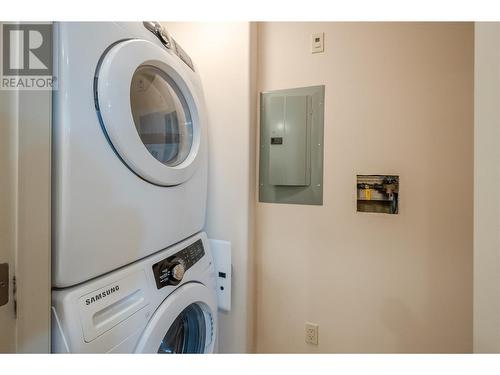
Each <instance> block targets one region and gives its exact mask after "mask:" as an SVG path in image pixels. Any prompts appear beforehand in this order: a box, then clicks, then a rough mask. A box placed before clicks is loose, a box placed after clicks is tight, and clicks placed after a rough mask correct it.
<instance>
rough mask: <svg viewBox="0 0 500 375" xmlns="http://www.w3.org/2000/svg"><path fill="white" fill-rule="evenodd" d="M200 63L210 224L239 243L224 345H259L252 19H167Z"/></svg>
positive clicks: (211, 230)
mask: <svg viewBox="0 0 500 375" xmlns="http://www.w3.org/2000/svg"><path fill="white" fill-rule="evenodd" d="M165 25H166V27H167V29H168V31H169V32H170V33H171V34H172V36H173V37H174V38H175V39H176V40H177V41H178V42H179V43H180V44H181V46H182V47H183V48H184V49H185V50H186V51H187V52H188V53H189V54H190V55H191V57H192V58H193V61H194V63H195V64H196V66H197V69H198V70H199V73H200V75H201V79H202V82H203V88H204V91H205V98H206V103H207V108H208V115H209V121H210V123H209V183H208V184H209V186H208V207H207V218H206V231H207V233H208V236H209V237H211V238H217V239H222V240H228V241H231V243H232V262H233V275H232V277H233V279H232V280H233V285H232V306H233V309H232V311H231V312H230V313H225V312H221V313H220V314H219V319H220V320H219V322H220V331H219V334H220V335H219V349H220V351H221V352H223V353H229V352H240V353H241V352H247V351H249V350H250V348H251V346H252V333H253V327H252V322H253V317H252V312H253V304H252V303H251V302H252V295H253V293H252V283H251V278H250V277H249V275H250V274H252V272H253V270H252V263H253V259H252V256H251V255H252V251H251V247H252V244H253V242H252V239H253V218H254V214H253V211H254V208H255V203H254V201H253V196H254V195H255V193H254V189H255V179H254V173H253V171H254V170H255V166H254V164H255V156H254V152H255V147H254V143H253V142H254V140H253V139H254V133H255V132H254V131H253V129H251V126H250V125H251V123H252V122H251V121H252V119H253V116H254V115H255V111H254V110H253V109H254V108H255V104H254V103H253V102H252V99H254V96H251V95H250V93H251V92H255V88H254V86H253V85H254V74H252V72H253V70H252V69H253V68H252V66H251V61H252V58H253V56H252V54H251V48H250V47H251V36H252V25H250V23H248V22H242V23H197V22H179V23H170V22H169V23H166V24H165Z"/></svg>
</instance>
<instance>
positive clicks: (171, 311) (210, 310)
mask: <svg viewBox="0 0 500 375" xmlns="http://www.w3.org/2000/svg"><path fill="white" fill-rule="evenodd" d="M216 314H217V305H216V302H215V296H214V293H213V292H211V291H210V290H209V289H208V288H207V287H206V286H204V285H203V284H199V283H196V282H191V283H188V284H185V285H183V286H181V287H179V288H178V289H176V290H175V291H174V292H173V293H172V294H170V295H169V296H168V297H167V298H166V299H165V301H163V303H162V304H161V305H160V307H158V309H157V310H156V312H155V313H154V314H153V317H152V318H151V320H150V321H149V323H148V325H147V326H146V328H145V330H144V332H143V334H142V336H141V338H140V340H139V342H138V344H137V347H136V350H135V351H136V353H161V354H180V353H191V354H193V353H213V352H214V347H215V335H216V332H217V315H216Z"/></svg>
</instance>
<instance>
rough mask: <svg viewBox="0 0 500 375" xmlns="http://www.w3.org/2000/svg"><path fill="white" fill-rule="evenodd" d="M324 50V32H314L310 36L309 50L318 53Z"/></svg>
mask: <svg viewBox="0 0 500 375" xmlns="http://www.w3.org/2000/svg"><path fill="white" fill-rule="evenodd" d="M324 51H325V33H316V34H313V35H312V38H311V52H312V53H320V52H324Z"/></svg>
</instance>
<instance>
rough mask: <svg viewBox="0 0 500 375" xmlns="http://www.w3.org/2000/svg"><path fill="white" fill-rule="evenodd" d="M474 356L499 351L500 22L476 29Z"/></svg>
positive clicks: (485, 24) (483, 25) (477, 25)
mask: <svg viewBox="0 0 500 375" xmlns="http://www.w3.org/2000/svg"><path fill="white" fill-rule="evenodd" d="M475 49H476V61H475V90H476V92H475V125H474V127H475V134H474V136H475V145H476V146H475V156H474V157H475V181H474V351H475V352H495V353H498V352H500V251H499V249H500V196H499V195H498V188H499V186H500V168H499V160H500V126H499V124H500V105H499V102H500V23H497V22H495V23H476V28H475Z"/></svg>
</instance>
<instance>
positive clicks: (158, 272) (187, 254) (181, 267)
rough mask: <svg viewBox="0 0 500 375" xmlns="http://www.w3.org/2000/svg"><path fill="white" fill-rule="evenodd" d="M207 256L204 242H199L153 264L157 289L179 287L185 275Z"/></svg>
mask: <svg viewBox="0 0 500 375" xmlns="http://www.w3.org/2000/svg"><path fill="white" fill-rule="evenodd" d="M204 255H205V249H204V248H203V242H202V240H198V241H196V242H194V243H193V244H191V245H189V246H188V247H186V248H185V249H183V250H181V251H179V252H178V253H176V254H174V255H171V256H169V257H168V258H166V259H163V260H162V261H160V262H158V263H155V264H153V274H154V277H155V281H156V287H157V288H158V289H161V288H163V287H165V286H168V285H178V284H179V283H180V282H181V281H182V278H183V277H184V273H185V272H186V271H187V270H188V269H190V268H191V267H192V266H193V265H194V264H195V263H196V262H198V261H199V260H200V259H201V258H203V256H204Z"/></svg>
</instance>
